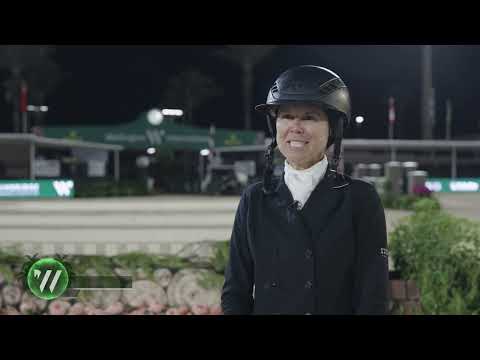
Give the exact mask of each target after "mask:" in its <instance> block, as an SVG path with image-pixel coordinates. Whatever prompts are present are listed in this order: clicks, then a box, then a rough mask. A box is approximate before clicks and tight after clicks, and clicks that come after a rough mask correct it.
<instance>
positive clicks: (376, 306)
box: [353, 182, 389, 315]
mask: <svg viewBox="0 0 480 360" xmlns="http://www.w3.org/2000/svg"><path fill="white" fill-rule="evenodd" d="M357 185H358V187H357V188H356V189H354V198H353V201H354V204H353V209H354V210H353V211H354V227H355V238H356V239H355V240H356V262H355V268H354V291H353V296H354V299H353V307H354V313H355V314H370V315H373V314H377V315H386V314H387V309H388V283H389V273H388V250H387V230H386V223H385V212H384V209H383V206H382V203H381V200H380V197H379V196H378V194H377V191H376V190H375V187H374V186H373V185H371V184H369V183H366V182H361V183H358V184H357Z"/></svg>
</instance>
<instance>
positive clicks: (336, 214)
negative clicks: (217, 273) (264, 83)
mask: <svg viewBox="0 0 480 360" xmlns="http://www.w3.org/2000/svg"><path fill="white" fill-rule="evenodd" d="M256 109H257V110H259V111H262V112H263V113H265V114H266V115H267V122H268V125H269V129H270V132H271V133H272V134H271V135H272V138H273V139H274V140H273V141H272V143H271V144H270V146H269V147H268V149H267V152H266V170H265V174H264V179H263V181H262V182H259V183H255V184H252V185H250V186H249V187H248V188H247V189H246V190H245V191H244V193H243V194H242V197H241V200H240V203H239V206H238V209H237V213H236V216H235V223H234V227H233V231H232V237H231V242H230V258H229V263H228V265H227V268H226V271H225V283H224V286H223V291H222V309H223V312H224V314H225V315H229V314H385V313H386V311H387V283H388V251H387V249H386V248H387V236H386V225H385V214H384V210H383V207H382V205H381V202H380V198H379V196H378V194H377V192H376V191H375V188H374V187H373V186H372V185H371V184H369V183H367V182H364V181H361V180H358V179H352V178H350V177H348V176H346V175H343V174H340V173H339V172H337V166H338V162H339V156H340V149H341V140H342V136H343V126H344V124H347V123H348V121H349V119H350V98H349V93H348V89H347V87H346V86H345V84H344V83H343V81H342V80H341V79H340V78H339V77H338V76H337V75H336V74H335V73H333V72H331V71H330V70H328V69H325V68H321V67H317V66H310V65H306V66H299V67H295V68H292V69H289V70H287V71H286V72H284V73H283V74H281V75H280V77H279V78H278V79H277V80H276V82H275V84H274V85H273V86H272V88H271V89H270V92H269V94H268V98H267V102H266V104H262V105H258V106H257V107H256ZM272 120H275V127H274V126H272V124H271V121H272ZM273 129H275V131H274V130H273ZM331 145H333V146H334V148H333V157H332V159H331V161H330V162H329V161H328V159H327V156H326V152H327V149H328V148H329V147H330V146H331ZM277 146H278V149H279V151H280V152H281V153H282V155H283V156H284V157H285V159H286V160H285V168H284V172H283V174H282V176H280V177H279V178H274V177H273V171H272V162H273V155H272V154H273V151H274V150H275V148H276V147H277Z"/></svg>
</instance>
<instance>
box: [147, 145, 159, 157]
mask: <svg viewBox="0 0 480 360" xmlns="http://www.w3.org/2000/svg"><path fill="white" fill-rule="evenodd" d="M156 152H157V149H155V148H153V147H149V148H148V149H147V154H149V155H153V154H155V153H156Z"/></svg>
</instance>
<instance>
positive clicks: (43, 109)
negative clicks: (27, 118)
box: [40, 105, 48, 112]
mask: <svg viewBox="0 0 480 360" xmlns="http://www.w3.org/2000/svg"><path fill="white" fill-rule="evenodd" d="M40 111H43V112H47V111H48V106H45V105H42V106H40Z"/></svg>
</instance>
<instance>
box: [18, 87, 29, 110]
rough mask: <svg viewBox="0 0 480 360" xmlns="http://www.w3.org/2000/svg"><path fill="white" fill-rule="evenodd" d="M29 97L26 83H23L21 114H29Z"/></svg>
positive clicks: (21, 89) (21, 88)
mask: <svg viewBox="0 0 480 360" xmlns="http://www.w3.org/2000/svg"><path fill="white" fill-rule="evenodd" d="M27 96H28V88H27V84H26V83H25V82H22V85H21V87H20V112H22V113H24V112H27V103H28V100H27Z"/></svg>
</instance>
